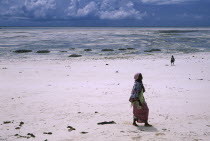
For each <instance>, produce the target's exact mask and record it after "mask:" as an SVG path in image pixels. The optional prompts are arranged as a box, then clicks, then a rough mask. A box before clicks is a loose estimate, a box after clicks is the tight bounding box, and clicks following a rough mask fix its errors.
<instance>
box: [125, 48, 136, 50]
mask: <svg viewBox="0 0 210 141" xmlns="http://www.w3.org/2000/svg"><path fill="white" fill-rule="evenodd" d="M127 49H128V50H134V49H135V48H127Z"/></svg>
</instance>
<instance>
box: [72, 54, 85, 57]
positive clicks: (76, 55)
mask: <svg viewBox="0 0 210 141" xmlns="http://www.w3.org/2000/svg"><path fill="white" fill-rule="evenodd" d="M81 56H82V55H79V54H72V55H69V57H81Z"/></svg>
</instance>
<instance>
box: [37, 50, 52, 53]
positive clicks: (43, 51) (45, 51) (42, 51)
mask: <svg viewBox="0 0 210 141" xmlns="http://www.w3.org/2000/svg"><path fill="white" fill-rule="evenodd" d="M36 53H50V51H49V50H38V51H37V52H36Z"/></svg>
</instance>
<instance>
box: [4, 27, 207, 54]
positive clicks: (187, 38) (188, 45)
mask: <svg viewBox="0 0 210 141" xmlns="http://www.w3.org/2000/svg"><path fill="white" fill-rule="evenodd" d="M122 48H123V49H124V50H119V49H122ZM128 48H131V49H128ZM17 49H30V50H32V52H31V53H27V54H30V55H35V54H36V51H38V50H50V51H51V52H50V54H54V55H64V54H66V55H67V54H81V55H86V56H92V55H116V54H121V55H124V54H145V53H148V52H145V51H146V50H147V51H148V50H150V49H160V50H161V51H160V52H161V53H192V52H201V51H203V52H205V51H209V50H210V28H114V27H113V28H85V27H83V28H78V27H77V28H72V27H69V28H68V27H47V28H46V27H45V28H43V27H42V28H41V27H39V28H38V27H37V28H36V27H34V28H32V27H30V28H29V27H25V28H24V27H21V28H14V27H13V28H12V27H10V28H1V29H0V56H1V57H2V56H3V57H5V56H7V57H12V56H14V54H15V53H14V52H13V51H15V50H17ZM84 49H91V50H92V51H89V52H87V51H84ZM102 49H113V50H114V51H110V52H103V51H101V50H102ZM61 51H63V52H61ZM149 53H151V52H149ZM152 53H159V52H152Z"/></svg>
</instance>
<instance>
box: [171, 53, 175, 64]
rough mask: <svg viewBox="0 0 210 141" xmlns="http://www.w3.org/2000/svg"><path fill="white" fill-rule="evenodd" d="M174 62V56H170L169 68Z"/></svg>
mask: <svg viewBox="0 0 210 141" xmlns="http://www.w3.org/2000/svg"><path fill="white" fill-rule="evenodd" d="M174 62H175V58H174V56H173V55H172V56H171V66H172V65H174Z"/></svg>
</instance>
